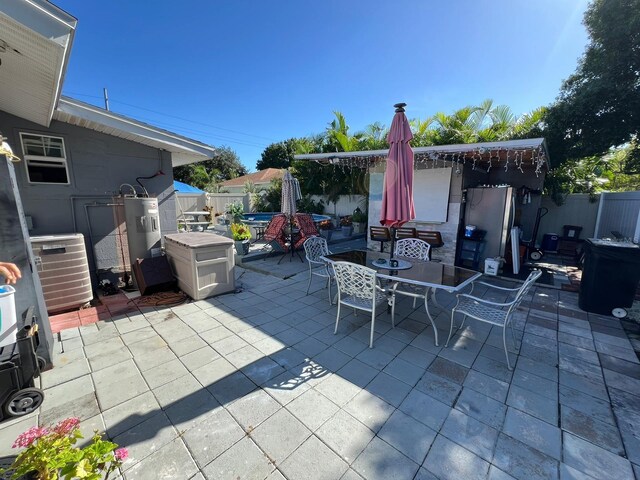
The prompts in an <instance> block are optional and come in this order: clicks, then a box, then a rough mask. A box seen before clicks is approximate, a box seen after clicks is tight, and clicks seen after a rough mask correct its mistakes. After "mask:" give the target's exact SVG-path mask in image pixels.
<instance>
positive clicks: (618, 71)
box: [546, 0, 640, 162]
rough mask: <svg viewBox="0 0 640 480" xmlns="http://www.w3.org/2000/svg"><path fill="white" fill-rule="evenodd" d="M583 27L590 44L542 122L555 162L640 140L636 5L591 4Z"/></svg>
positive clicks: (616, 0) (639, 18) (603, 0)
mask: <svg viewBox="0 0 640 480" xmlns="http://www.w3.org/2000/svg"><path fill="white" fill-rule="evenodd" d="M584 25H585V26H586V28H587V32H588V34H589V37H590V42H589V44H588V45H587V48H586V50H585V53H584V55H583V57H582V59H581V60H580V63H579V65H578V67H577V69H576V71H575V73H574V74H573V75H571V76H570V77H569V78H568V79H567V80H566V81H565V82H564V83H563V85H562V89H561V91H560V95H559V97H558V99H557V100H556V102H555V103H554V104H553V105H552V106H551V107H550V108H549V112H548V115H547V118H546V121H547V124H548V129H547V132H546V137H547V140H548V142H549V147H550V150H551V158H552V160H554V161H555V162H558V161H564V160H565V159H569V158H581V157H587V156H592V155H598V156H599V155H603V154H605V153H606V152H607V151H608V150H609V149H610V148H611V147H614V146H618V145H622V144H625V143H627V142H630V141H632V140H633V139H637V138H638V135H639V134H640V0H594V1H593V2H592V3H591V4H590V5H589V7H588V9H587V11H586V13H585V16H584Z"/></svg>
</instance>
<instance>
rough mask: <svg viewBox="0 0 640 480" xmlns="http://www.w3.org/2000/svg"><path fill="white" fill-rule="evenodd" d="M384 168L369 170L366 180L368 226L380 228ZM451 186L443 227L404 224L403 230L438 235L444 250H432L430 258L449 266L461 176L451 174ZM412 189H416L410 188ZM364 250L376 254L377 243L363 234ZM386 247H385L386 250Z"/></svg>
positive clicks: (454, 243)
mask: <svg viewBox="0 0 640 480" xmlns="http://www.w3.org/2000/svg"><path fill="white" fill-rule="evenodd" d="M384 170H385V165H384V164H382V165H379V166H377V167H374V168H372V169H370V176H369V225H380V213H381V210H382V189H383V181H384ZM451 171H452V174H451V185H450V188H449V205H448V213H447V221H446V222H444V223H430V222H416V221H412V222H407V224H406V226H407V227H415V228H416V229H417V230H430V231H437V232H440V235H441V236H442V241H443V243H444V246H442V247H440V248H436V249H433V251H432V254H431V258H432V259H433V260H439V261H441V262H443V263H448V264H451V265H453V264H454V263H455V255H456V245H457V233H458V225H459V223H460V202H461V201H462V176H461V175H457V174H456V173H455V171H454V170H451ZM415 188H420V187H419V186H418V185H414V189H415ZM367 248H368V249H370V250H376V249H379V248H380V243H379V242H377V241H375V240H371V238H370V235H369V233H367ZM389 248H390V246H389V245H387V246H386V249H387V250H388V249H389Z"/></svg>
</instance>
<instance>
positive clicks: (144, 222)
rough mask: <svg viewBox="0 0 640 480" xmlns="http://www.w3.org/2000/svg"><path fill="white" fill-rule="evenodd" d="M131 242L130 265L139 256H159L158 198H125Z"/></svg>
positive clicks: (129, 242)
mask: <svg viewBox="0 0 640 480" xmlns="http://www.w3.org/2000/svg"><path fill="white" fill-rule="evenodd" d="M124 216H125V223H126V226H127V242H128V244H129V265H133V264H134V263H135V262H136V259H137V258H151V257H157V256H158V255H160V254H161V253H162V252H161V244H160V241H161V235H160V212H159V210H158V199H157V198H134V197H125V198H124Z"/></svg>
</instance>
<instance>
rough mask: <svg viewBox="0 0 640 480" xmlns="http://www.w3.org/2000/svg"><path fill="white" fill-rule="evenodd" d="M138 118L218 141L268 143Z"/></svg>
mask: <svg viewBox="0 0 640 480" xmlns="http://www.w3.org/2000/svg"><path fill="white" fill-rule="evenodd" d="M136 119H138V120H144V121H145V122H152V123H153V124H154V125H155V126H158V127H162V128H171V129H172V130H176V133H180V132H184V133H185V134H187V133H188V134H196V135H202V136H204V137H208V138H212V139H216V140H218V141H224V142H231V143H237V144H239V145H245V146H249V147H259V148H264V147H266V145H267V144H265V143H256V142H250V141H248V140H240V139H237V138H233V137H227V136H224V135H216V134H213V133H211V132H207V131H204V130H196V129H193V128H188V127H183V126H181V125H175V124H171V123H167V122H164V121H161V120H160V121H158V120H155V119H151V118H145V117H138V116H136Z"/></svg>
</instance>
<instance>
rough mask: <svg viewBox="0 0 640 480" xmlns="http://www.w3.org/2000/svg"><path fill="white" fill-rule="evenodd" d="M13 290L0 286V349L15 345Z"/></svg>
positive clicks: (16, 329)
mask: <svg viewBox="0 0 640 480" xmlns="http://www.w3.org/2000/svg"><path fill="white" fill-rule="evenodd" d="M15 293H16V290H15V288H13V287H11V286H9V285H1V286H0V347H5V346H7V345H11V344H13V343H16V333H17V331H18V327H17V325H16V323H17V322H16V302H15V300H14V298H13V297H14V294H15Z"/></svg>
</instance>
